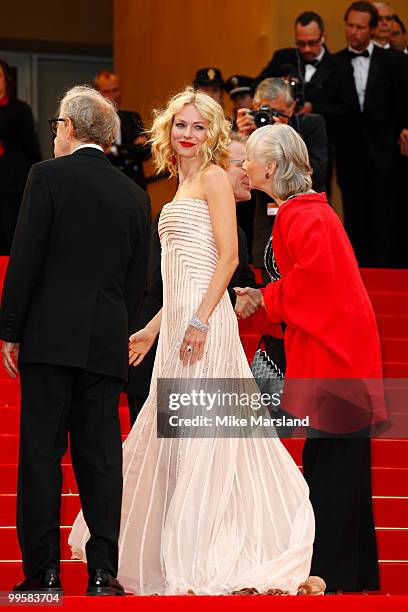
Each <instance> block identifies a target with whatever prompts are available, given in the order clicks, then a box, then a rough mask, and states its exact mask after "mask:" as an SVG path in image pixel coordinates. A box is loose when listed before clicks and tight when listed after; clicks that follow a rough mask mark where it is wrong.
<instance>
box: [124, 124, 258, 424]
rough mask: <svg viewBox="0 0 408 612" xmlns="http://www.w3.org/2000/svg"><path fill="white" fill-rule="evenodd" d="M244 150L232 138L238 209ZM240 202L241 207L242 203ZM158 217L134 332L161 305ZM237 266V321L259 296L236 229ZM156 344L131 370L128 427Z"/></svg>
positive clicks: (245, 193)
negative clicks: (245, 289) (242, 289)
mask: <svg viewBox="0 0 408 612" xmlns="http://www.w3.org/2000/svg"><path fill="white" fill-rule="evenodd" d="M245 155H246V153H245V146H244V144H243V142H242V141H241V139H240V138H239V137H238V136H236V135H233V136H232V140H231V142H230V144H229V159H228V167H227V170H226V171H227V175H228V178H229V180H230V182H231V185H232V188H233V191H234V196H235V201H236V202H237V206H246V205H247V202H248V201H249V200H250V198H251V192H250V190H249V181H248V175H247V173H246V172H245V170H244V169H243V167H242V164H243V162H244V160H245ZM242 202H243V203H242ZM159 218H160V213H159V214H158V215H157V216H156V218H155V219H154V221H153V223H152V228H151V229H152V232H151V243H150V257H149V272H148V281H147V289H146V293H145V296H144V298H143V303H142V307H141V308H140V311H139V315H138V320H137V322H136V325H135V327H134V330H135V331H136V330H139V329H142V328H143V327H144V326H145V325H147V323H149V321H150V320H151V319H153V317H154V316H155V315H156V314H157V313H158V312H159V310H160V308H161V307H162V305H163V282H162V277H161V245H160V239H159V232H158V223H159ZM238 255H239V265H238V267H237V269H236V270H235V272H234V275H233V277H232V278H231V281H230V283H229V285H228V293H229V296H230V299H231V302H232V305H233V306H234V308H235V312H236V314H237V317H238V318H241V319H246V318H247V317H249V316H251V315H252V314H253V313H254V312H255V311H256V310H257V309H258V307H259V306H260V296H259V293H258V292H256V291H253V289H254V288H255V287H256V281H255V276H254V273H253V271H252V270H251V268H250V266H249V262H248V248H247V241H246V237H245V233H244V231H243V230H242V229H241V228H240V227H239V226H238ZM237 287H245V288H247V293H246V294H245V295H241V294H239V293H238V295H237V293H236V291H235V289H234V288H237ZM156 348H157V340H156V342H155V344H154V345H153V346H152V348H151V349H150V351H149V352H148V353H147V355H145V357H144V359H143V361H142V363H140V364H139V365H138V366H137V367H136V368H135V367H130V372H129V386H128V401H129V413H130V422H131V425H133V423H134V422H135V420H136V417H137V415H138V414H139V412H140V409H141V408H142V406H143V404H144V403H145V401H146V399H147V396H148V394H149V389H150V381H151V378H152V371H153V365H154V359H155V357H156Z"/></svg>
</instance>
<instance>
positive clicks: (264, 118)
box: [250, 104, 282, 128]
mask: <svg viewBox="0 0 408 612" xmlns="http://www.w3.org/2000/svg"><path fill="white" fill-rule="evenodd" d="M250 114H251V115H252V117H253V118H254V122H255V125H256V127H257V128H260V127H262V126H264V125H271V124H273V123H275V121H274V117H281V116H282V113H281V112H279V111H278V110H276V108H271V107H270V106H269V104H262V106H260V107H259V108H258V110H256V111H250Z"/></svg>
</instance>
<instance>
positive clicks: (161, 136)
mask: <svg viewBox="0 0 408 612" xmlns="http://www.w3.org/2000/svg"><path fill="white" fill-rule="evenodd" d="M186 104H193V105H194V106H195V108H196V109H197V110H198V112H199V113H200V115H202V117H203V118H204V119H206V120H207V121H208V127H207V128H206V130H207V140H206V141H205V142H204V143H203V144H202V145H200V146H199V147H198V156H201V157H202V163H201V164H200V170H202V169H204V168H206V167H207V166H209V165H210V164H211V163H214V164H216V165H217V166H221V168H224V169H225V168H226V167H227V157H228V144H229V141H230V136H229V134H230V129H231V124H230V122H229V121H228V120H227V119H226V118H225V115H224V111H223V110H222V108H221V106H220V105H219V104H218V102H216V101H215V100H213V99H212V98H211V97H210V96H208V95H207V94H205V93H203V92H200V91H195V89H193V88H192V87H187V88H186V89H185V90H184V91H181V92H180V93H178V94H177V95H175V96H173V97H172V98H170V100H169V101H168V103H167V106H166V108H165V109H164V110H154V111H153V116H154V120H153V125H152V128H151V130H150V132H149V133H150V142H151V144H152V156H153V161H154V164H155V166H156V170H157V173H160V172H164V171H167V172H169V173H170V174H171V176H177V165H176V164H173V163H172V156H173V148H172V146H171V140H170V134H171V128H172V126H173V121H174V117H175V115H176V114H177V113H179V112H180V111H181V110H182V109H183V107H184V106H185V105H186Z"/></svg>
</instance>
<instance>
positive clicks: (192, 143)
mask: <svg viewBox="0 0 408 612" xmlns="http://www.w3.org/2000/svg"><path fill="white" fill-rule="evenodd" d="M180 144H181V146H182V147H194V142H187V141H186V140H180Z"/></svg>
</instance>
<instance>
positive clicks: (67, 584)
mask: <svg viewBox="0 0 408 612" xmlns="http://www.w3.org/2000/svg"><path fill="white" fill-rule="evenodd" d="M380 576H381V592H382V593H393V594H403V593H406V590H407V586H406V585H407V584H408V563H401V562H400V563H398V562H397V563H389V562H388V563H384V562H382V563H380ZM61 577H62V581H63V586H64V592H65V594H66V595H82V594H83V593H85V591H86V585H87V579H88V576H87V569H86V565H85V564H84V563H82V562H81V561H62V563H61ZM22 579H23V573H22V569H21V562H20V561H17V560H6V561H0V591H7V590H10V588H12V586H13V585H14V584H15V583H16V582H18V581H20V580H22ZM110 599H111V598H102V602H101V603H102V605H103V603H104V602H106V601H107V600H110ZM149 599H150V598H147V600H149ZM185 599H187V600H190V601H191V598H185ZM185 599H184V598H181V597H179V598H177V605H176V602H174V608H172V607H169V599H168V598H166V599H165V602H166V607H165V608H164V612H165V610H167V611H168V610H171V609H178V610H180V611H182V610H183V609H185V608H183V607H181V606H180V604H181V603H182V602H183V600H184V601H185ZM217 599H221V598H211V600H209V602H208V609H214V604H215V601H216V600H217ZM294 599H296V601H299V602H300V603H299V606H300V607H299V612H304V610H305V606H307V605H309V609H310V610H311V611H313V612H315V610H316V606H318V605H319V603H318V601H316V600H319V601H321V602H322V606H323V607H322V610H327V609H328V608H327V606H328V605H330V601H332V597H328V598H320V597H316V598H315V597H310V598H303V597H302V598H301V599H300V598H294ZM340 599H341V606H342V607H341V608H339V610H344V606H347V602H348V601H349V596H343V598H340ZM367 599H370V600H371V598H368V597H367ZM129 600H130V601H131V602H132V605H133V606H137V609H139V602H143V600H140V599H139V598H138V599H137V600H132V599H131V598H129ZM228 600H229V598H225V597H223V598H222V601H223V607H222V610H221V612H225V604H226V602H227V601H228ZM365 600H366V597H364V596H361V597H360V599H359V600H358V602H360V603H359V604H358V606H356V607H354V608H353V610H355V611H356V612H357V611H358V612H361V610H362V609H363V608H362V607H361V606H362V605H364V601H365ZM92 601H94V600H92ZM100 601H101V598H98V602H97V605H98V606H100V605H101V604H100ZM113 601H115V600H113ZM117 601H119V602H120V605H121V606H123V605H124V604H123V601H124V600H123V599H120V600H117ZM126 601H128V600H126ZM158 601H159V598H155V599H154V605H156V602H158ZM197 601H199V600H197V599H195V600H194V602H196V603H195V605H197ZM234 601H235V602H236V598H235V597H234ZM258 601H261V599H258V598H257V599H256V602H258ZM266 601H267V605H268V610H269V611H270V610H271V605H272V604H271V599H270V598H268V599H267V600H266ZM376 601H378V600H377V598H376ZM246 602H247V606H248V600H247V599H246ZM307 602H310V604H307ZM392 603H393V602H392V601H390V604H391V607H389V608H385V609H387V610H392V611H393V612H395V607H393V606H392ZM251 604H252V600H251ZM87 605H88V606H91V603H90V602H89V599H88V601H87ZM152 605H153V604H152ZM276 605H283V607H282V610H285V611H286V610H287V609H288V606H289V603H288V600H287V599H286V598H279V597H277V598H275V599H274V600H273V607H275V606H276ZM372 606H373V603H371V607H369V608H366V609H367V610H370V611H371V610H372V609H374V608H373V607H372ZM108 607H109V606H108ZM252 607H253V606H252ZM257 607H258V606H257ZM348 608H349V606H347V609H348ZM87 609H88V608H87ZM133 609H134V608H133ZM246 609H248V607H247V608H246ZM376 609H378V608H376ZM234 610H236V603H235V604H234ZM401 610H403V608H401Z"/></svg>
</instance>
